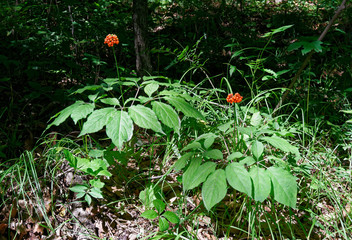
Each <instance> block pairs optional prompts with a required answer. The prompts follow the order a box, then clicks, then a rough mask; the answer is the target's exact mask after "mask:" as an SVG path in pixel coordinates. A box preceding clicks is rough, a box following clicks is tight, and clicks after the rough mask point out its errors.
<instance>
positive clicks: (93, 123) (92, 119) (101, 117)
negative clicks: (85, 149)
mask: <svg viewBox="0 0 352 240" xmlns="http://www.w3.org/2000/svg"><path fill="white" fill-rule="evenodd" d="M114 112H116V110H115V108H113V107H109V108H103V109H99V110H96V111H94V112H92V114H91V115H89V117H88V119H87V121H86V122H85V123H84V124H83V128H82V131H81V133H80V134H79V137H80V136H83V135H85V134H87V133H94V132H97V131H100V130H101V129H102V128H103V127H104V126H105V125H106V124H107V123H108V122H109V120H110V117H111V115H112V114H113V113H114Z"/></svg>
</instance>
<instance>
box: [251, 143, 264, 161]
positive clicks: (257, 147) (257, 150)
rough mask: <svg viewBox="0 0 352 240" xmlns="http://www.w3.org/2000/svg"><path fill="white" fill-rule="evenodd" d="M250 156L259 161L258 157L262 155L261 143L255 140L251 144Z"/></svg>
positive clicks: (262, 146)
mask: <svg viewBox="0 0 352 240" xmlns="http://www.w3.org/2000/svg"><path fill="white" fill-rule="evenodd" d="M251 151H252V154H253V156H254V157H255V158H256V159H257V160H259V158H260V156H261V155H262V154H263V152H264V145H263V143H261V142H259V141H258V140H255V141H254V142H253V144H252V148H251Z"/></svg>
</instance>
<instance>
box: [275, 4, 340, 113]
mask: <svg viewBox="0 0 352 240" xmlns="http://www.w3.org/2000/svg"><path fill="white" fill-rule="evenodd" d="M345 4H346V0H343V1H342V3H341V5H340V7H339V8H338V9H337V11H336V12H335V15H334V16H333V17H332V19H331V20H330V22H329V24H328V25H327V26H326V27H325V29H324V31H323V32H322V34H321V35H320V37H319V38H318V41H321V40H323V38H324V37H325V35H326V34H327V32H328V31H329V29H330V28H331V26H332V24H333V23H334V22H335V20H336V18H337V17H338V16H339V14H340V13H341V12H342V10H343V9H345ZM313 53H314V50H312V51H310V52H309V54H308V55H307V57H306V59H305V60H304V62H303V63H302V65H301V67H300V68H299V70H298V71H297V73H296V75H295V76H294V77H293V78H292V81H291V83H290V85H289V86H288V88H287V89H286V90H285V92H284V95H282V97H281V99H280V101H279V103H278V104H277V105H276V107H275V109H274V112H273V114H274V113H275V112H276V111H277V110H278V109H279V107H280V106H281V105H282V103H283V102H284V101H285V100H286V98H287V96H288V93H289V90H291V89H292V88H293V86H294V84H295V83H296V81H297V79H298V78H299V76H300V75H301V73H302V72H303V70H304V69H305V67H306V66H307V64H308V63H309V61H310V58H311V57H312V55H313Z"/></svg>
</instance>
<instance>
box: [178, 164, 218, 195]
mask: <svg viewBox="0 0 352 240" xmlns="http://www.w3.org/2000/svg"><path fill="white" fill-rule="evenodd" d="M201 163H202V159H201V158H199V157H198V158H194V159H192V161H191V164H190V165H189V166H188V168H187V170H186V172H185V173H184V174H183V178H182V184H183V189H184V191H187V190H191V189H193V188H195V187H197V186H198V185H199V184H201V183H202V182H204V181H205V179H207V177H208V175H209V174H211V173H212V172H214V171H215V168H216V164H215V163H214V162H206V163H204V164H202V165H201Z"/></svg>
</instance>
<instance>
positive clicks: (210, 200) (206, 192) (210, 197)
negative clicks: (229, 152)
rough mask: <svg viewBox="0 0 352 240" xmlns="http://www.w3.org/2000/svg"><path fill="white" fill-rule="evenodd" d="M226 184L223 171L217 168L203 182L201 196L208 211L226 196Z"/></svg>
mask: <svg viewBox="0 0 352 240" xmlns="http://www.w3.org/2000/svg"><path fill="white" fill-rule="evenodd" d="M226 192H227V184H226V177H225V171H224V170H223V169H218V170H216V171H215V172H213V173H212V174H211V175H210V176H209V177H208V179H207V180H206V181H205V182H204V183H203V187H202V198H203V202H204V206H205V208H206V209H207V210H208V211H209V210H210V209H211V208H212V207H213V206H214V205H215V204H217V203H219V202H220V201H221V200H222V199H224V197H225V196H226Z"/></svg>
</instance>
